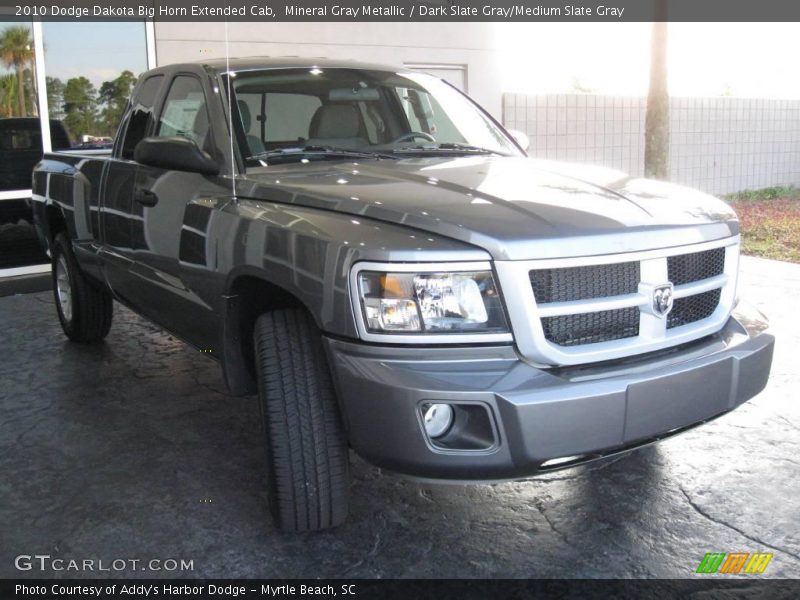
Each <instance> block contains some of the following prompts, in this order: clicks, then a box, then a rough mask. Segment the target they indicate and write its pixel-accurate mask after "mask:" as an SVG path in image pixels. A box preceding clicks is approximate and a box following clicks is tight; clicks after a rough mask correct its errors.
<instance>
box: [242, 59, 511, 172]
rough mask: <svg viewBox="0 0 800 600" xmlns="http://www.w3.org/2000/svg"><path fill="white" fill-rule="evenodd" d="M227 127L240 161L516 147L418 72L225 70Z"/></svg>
mask: <svg viewBox="0 0 800 600" xmlns="http://www.w3.org/2000/svg"><path fill="white" fill-rule="evenodd" d="M232 80H233V82H234V83H233V93H234V95H235V99H234V102H233V103H232V104H233V107H232V108H233V118H234V126H235V128H236V129H237V130H238V131H237V134H238V135H237V137H238V140H239V144H240V146H241V148H242V154H243V155H244V156H245V157H246V158H247V159H248V162H250V163H251V164H252V163H256V164H263V165H265V164H272V163H273V162H283V161H286V160H301V159H302V160H308V159H309V158H310V159H311V160H314V159H315V158H316V159H325V158H331V157H333V158H339V157H347V156H348V154H352V153H358V154H361V155H364V154H368V155H374V156H376V157H382V158H386V157H398V158H400V157H404V156H409V155H415V156H416V155H423V154H424V155H427V154H438V155H442V154H476V153H479V154H480V153H486V154H501V155H515V156H519V155H520V154H521V153H520V151H519V149H518V148H517V147H516V146H515V145H514V142H513V141H512V140H511V139H510V138H509V137H508V135H507V134H506V133H505V132H504V131H503V130H502V129H501V128H500V127H499V126H498V125H496V124H495V123H494V122H493V121H492V119H491V118H490V117H489V116H488V115H487V114H486V113H484V112H483V111H482V110H481V109H480V108H478V107H477V106H476V105H475V104H473V103H472V101H470V100H469V99H468V98H467V97H466V96H464V95H463V94H461V93H460V92H459V91H457V90H456V89H454V88H453V87H451V86H449V85H448V84H446V83H444V82H443V81H441V80H440V79H437V78H436V77H432V76H430V75H425V74H423V73H402V74H400V73H393V72H391V71H374V70H364V69H322V68H316V67H314V68H310V69H309V68H303V69H264V70H255V71H242V72H238V73H234V74H233V75H232Z"/></svg>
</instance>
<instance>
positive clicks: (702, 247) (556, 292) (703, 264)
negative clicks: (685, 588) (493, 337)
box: [495, 236, 739, 365]
mask: <svg viewBox="0 0 800 600" xmlns="http://www.w3.org/2000/svg"><path fill="white" fill-rule="evenodd" d="M738 258H739V238H738V236H737V237H731V238H726V239H722V240H717V241H713V242H703V243H699V244H694V245H691V246H683V247H674V248H666V249H663V250H644V251H637V252H630V253H619V254H613V255H601V256H596V257H575V258H565V259H555V258H553V259H542V260H528V261H496V262H495V268H496V269H497V272H498V276H499V279H500V284H501V286H502V288H503V293H504V295H505V296H506V303H507V308H508V310H509V315H510V318H511V321H512V323H511V324H512V328H513V331H514V338H515V341H516V343H517V346H518V348H519V350H520V352H521V353H522V354H523V355H524V356H527V357H528V358H530V359H531V360H534V361H536V362H541V363H545V364H557V365H558V364H561V365H575V364H582V363H587V362H594V361H602V360H610V359H614V358H619V357H623V356H630V355H633V354H639V353H643V352H649V351H653V350H659V349H662V348H667V347H670V346H673V345H676V344H680V343H684V342H687V341H691V340H694V339H698V338H699V337H702V336H704V335H708V334H710V333H714V332H716V331H719V329H721V328H722V326H723V325H724V324H725V321H726V320H727V319H728V316H729V315H730V311H731V310H732V308H733V304H734V299H735V288H736V285H735V284H736V271H737V269H738ZM587 263H588V264H587ZM523 282H524V283H526V284H527V286H525V285H524V283H523ZM665 289H672V293H673V304H672V308H671V310H670V311H669V312H668V313H667V314H666V315H664V314H663V311H662V310H660V308H659V302H658V301H657V299H658V298H659V295H662V294H663V293H664V290H665ZM661 308H663V306H661Z"/></svg>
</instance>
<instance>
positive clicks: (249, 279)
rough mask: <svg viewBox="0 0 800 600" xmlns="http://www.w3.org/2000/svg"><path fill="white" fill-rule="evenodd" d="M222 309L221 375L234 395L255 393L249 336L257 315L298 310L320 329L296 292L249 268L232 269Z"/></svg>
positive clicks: (250, 337) (317, 319)
mask: <svg viewBox="0 0 800 600" xmlns="http://www.w3.org/2000/svg"><path fill="white" fill-rule="evenodd" d="M223 307H224V309H223V318H222V336H221V339H222V344H223V348H222V372H223V376H224V378H225V383H226V385H227V386H228V390H229V391H230V393H231V394H233V395H234V396H242V395H246V394H254V393H256V392H257V386H256V379H255V364H254V358H255V354H254V350H253V335H252V333H253V329H254V327H255V322H256V319H258V317H259V316H260V315H262V314H264V313H265V312H270V311H273V310H278V309H286V308H302V309H304V310H306V311H307V312H308V313H309V314H310V315H311V317H312V318H313V319H314V322H315V323H316V324H317V326H318V327H319V326H320V322H319V318H318V315H315V314H314V311H312V310H310V308H309V306H308V304H307V303H306V302H304V301H303V300H302V298H301V295H300V294H299V293H297V292H296V291H295V292H293V291H291V290H287V289H286V288H285V287H283V286H281V285H278V284H276V283H275V282H273V281H270V279H269V278H268V277H267V276H266V274H265V273H264V271H263V269H258V268H255V267H250V266H242V267H239V268H237V269H234V270H233V271H232V272H231V273H230V275H229V276H228V280H227V284H226V286H225V293H224V295H223Z"/></svg>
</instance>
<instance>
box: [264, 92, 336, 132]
mask: <svg viewBox="0 0 800 600" xmlns="http://www.w3.org/2000/svg"><path fill="white" fill-rule="evenodd" d="M321 105H322V103H321V102H320V101H319V98H317V97H316V96H312V95H310V94H279V93H267V97H266V112H267V127H266V130H267V139H266V140H265V141H266V142H296V141H298V140H305V139H307V138H308V130H309V128H310V127H311V119H312V118H313V117H314V113H316V112H317V109H318V108H319V107H320V106H321Z"/></svg>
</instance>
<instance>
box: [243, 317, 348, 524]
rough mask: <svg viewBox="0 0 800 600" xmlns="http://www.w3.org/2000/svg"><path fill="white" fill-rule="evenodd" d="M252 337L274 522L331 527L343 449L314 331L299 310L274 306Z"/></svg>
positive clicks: (343, 495)
mask: <svg viewBox="0 0 800 600" xmlns="http://www.w3.org/2000/svg"><path fill="white" fill-rule="evenodd" d="M253 341H254V348H255V362H256V374H257V379H258V392H259V399H260V402H261V410H262V416H263V419H264V429H265V432H266V436H267V469H268V485H269V502H270V510H271V512H272V516H273V519H274V521H275V525H276V526H277V527H279V528H280V529H283V530H285V531H310V530H317V529H326V528H329V527H335V526H336V525H339V524H341V523H342V522H344V520H345V518H346V517H347V503H348V491H349V490H348V488H349V468H348V449H347V442H346V440H345V436H344V431H343V429H342V424H341V419H340V417H339V409H338V406H337V403H336V396H335V393H334V389H333V382H332V380H331V375H330V371H329V369H328V364H327V360H326V358H325V354H324V351H323V348H322V339H321V335H320V332H319V329H317V327H316V324H315V323H314V321H313V320H312V318H311V316H310V315H309V314H308V313H307V312H306V311H304V310H299V309H288V310H276V311H273V312H269V313H266V314H263V315H261V316H260V317H259V318H258V320H257V321H256V325H255V331H254V334H253Z"/></svg>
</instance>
